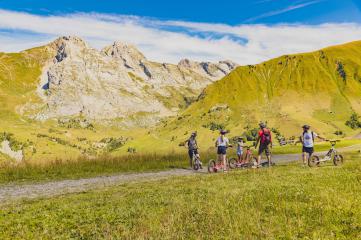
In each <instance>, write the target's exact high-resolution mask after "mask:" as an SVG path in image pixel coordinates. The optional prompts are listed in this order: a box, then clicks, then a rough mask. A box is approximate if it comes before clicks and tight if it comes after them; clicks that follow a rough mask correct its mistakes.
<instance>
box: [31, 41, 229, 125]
mask: <svg viewBox="0 0 361 240" xmlns="http://www.w3.org/2000/svg"><path fill="white" fill-rule="evenodd" d="M48 48H49V50H50V51H51V52H52V53H53V55H54V58H53V59H52V62H51V63H49V65H48V66H47V67H46V68H44V73H43V74H42V80H41V86H40V88H39V89H41V91H40V92H39V91H38V92H39V94H40V95H41V96H42V99H43V100H44V102H45V105H43V106H42V107H41V111H39V112H38V113H37V114H36V115H35V116H34V117H35V118H36V119H40V120H44V119H49V118H55V117H56V118H58V117H64V116H73V115H81V116H83V117H86V118H90V119H94V120H103V119H126V120H128V119H127V118H128V117H130V116H131V117H136V116H138V115H139V116H153V117H156V118H161V117H165V116H170V115H174V114H175V113H176V112H177V111H178V110H179V108H180V106H181V104H180V103H179V102H177V101H174V99H184V98H185V97H192V96H193V97H194V96H197V95H199V94H200V93H201V91H202V89H203V88H205V87H206V86H207V85H208V84H210V83H212V82H214V81H216V80H219V79H221V78H222V77H224V76H225V75H227V74H228V73H229V72H230V71H232V70H233V69H234V68H235V67H236V64H235V63H232V62H230V61H222V62H219V63H209V62H193V61H190V60H187V59H185V60H182V61H180V62H179V64H178V65H174V64H167V63H163V64H161V63H156V62H152V61H149V60H147V58H146V57H145V56H144V55H143V54H142V53H141V52H140V51H138V49H137V48H135V47H134V46H132V45H128V44H124V43H122V42H115V43H114V44H113V45H111V46H108V47H105V48H104V49H103V50H102V51H98V50H96V49H93V48H91V47H89V46H88V45H87V43H85V42H84V41H83V40H82V39H80V38H77V37H61V38H59V39H57V40H56V41H54V42H53V43H51V44H49V45H48Z"/></svg>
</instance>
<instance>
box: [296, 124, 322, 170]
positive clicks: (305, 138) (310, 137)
mask: <svg viewBox="0 0 361 240" xmlns="http://www.w3.org/2000/svg"><path fill="white" fill-rule="evenodd" d="M310 128H311V127H310V126H309V125H303V126H302V129H303V132H302V134H301V136H300V141H301V143H302V160H303V166H306V164H307V160H308V158H310V157H311V156H312V154H313V152H314V143H315V138H319V139H322V140H325V138H323V137H320V136H318V134H317V133H315V132H313V131H311V130H310ZM307 155H308V158H307Z"/></svg>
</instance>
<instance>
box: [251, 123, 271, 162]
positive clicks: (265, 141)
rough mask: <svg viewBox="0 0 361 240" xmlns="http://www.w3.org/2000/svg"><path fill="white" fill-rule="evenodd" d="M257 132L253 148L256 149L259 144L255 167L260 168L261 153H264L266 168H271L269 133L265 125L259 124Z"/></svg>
mask: <svg viewBox="0 0 361 240" xmlns="http://www.w3.org/2000/svg"><path fill="white" fill-rule="evenodd" d="M259 128H260V130H259V132H258V136H257V140H256V145H255V148H257V146H258V143H259V149H258V157H257V167H260V166H261V165H260V163H261V157H262V153H263V152H265V153H266V157H267V160H268V166H269V167H270V166H271V148H272V134H271V131H270V130H269V129H268V128H267V126H266V124H265V123H260V124H259Z"/></svg>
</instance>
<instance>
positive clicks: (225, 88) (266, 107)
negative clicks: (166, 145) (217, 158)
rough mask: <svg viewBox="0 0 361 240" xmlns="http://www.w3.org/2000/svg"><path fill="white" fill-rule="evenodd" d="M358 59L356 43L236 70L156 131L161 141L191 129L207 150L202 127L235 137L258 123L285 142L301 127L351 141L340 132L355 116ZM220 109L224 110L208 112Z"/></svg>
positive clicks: (360, 103)
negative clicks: (224, 106) (213, 125)
mask: <svg viewBox="0 0 361 240" xmlns="http://www.w3.org/2000/svg"><path fill="white" fill-rule="evenodd" d="M360 54H361V42H353V43H349V44H345V45H340V46H335V47H330V48H326V49H323V50H321V51H317V52H312V53H306V54H296V55H287V56H282V57H279V58H276V59H273V60H270V61H267V62H264V63H262V64H258V65H254V66H242V67H238V68H237V69H236V70H235V71H233V72H232V73H230V74H229V75H228V76H227V77H225V78H223V79H222V80H220V81H217V82H216V83H214V84H212V85H210V86H208V87H207V88H206V89H205V91H204V94H203V97H202V98H201V99H200V100H199V101H197V102H195V103H194V104H192V105H191V106H190V107H189V108H188V109H187V110H185V111H184V112H183V113H182V114H181V115H180V117H178V118H174V119H173V120H170V121H168V123H167V124H164V125H162V127H161V128H160V130H159V131H160V132H161V135H162V134H163V136H164V137H168V138H170V135H175V136H176V138H178V139H181V138H184V137H182V136H183V135H184V134H185V133H186V132H187V131H188V132H190V131H192V130H194V129H197V130H198V131H199V132H200V133H201V135H202V136H203V138H202V139H201V141H202V142H204V143H205V144H206V145H209V144H211V141H212V140H213V139H214V137H215V136H216V134H214V133H212V131H210V130H209V129H205V128H203V127H201V126H202V125H204V124H208V123H210V122H216V123H222V124H224V125H225V126H226V128H227V129H230V130H231V133H232V134H233V135H239V134H241V133H242V132H243V131H244V127H245V126H250V127H255V126H257V122H259V121H260V120H263V121H268V123H269V125H270V126H272V127H276V128H279V129H280V130H281V133H282V134H284V135H285V136H294V135H295V136H298V134H299V132H300V126H301V125H303V124H304V123H308V124H310V125H312V126H313V127H314V130H315V131H317V132H319V133H321V134H323V135H325V136H327V137H330V138H335V137H336V136H335V135H333V133H334V132H335V131H336V130H341V131H343V132H344V133H346V135H347V136H353V135H355V134H356V133H357V132H356V131H352V130H351V129H350V128H348V127H347V126H345V121H346V119H348V118H349V116H350V115H351V112H352V111H355V112H357V113H359V114H360V113H361V100H360V99H361V98H360V97H361V82H360V79H361V77H360V76H361V60H360V58H359V55H360ZM337 62H340V63H342V66H343V68H344V70H345V72H346V79H345V80H344V79H343V78H342V77H341V76H340V74H339V73H338V71H337ZM222 104H227V105H228V106H229V108H228V109H224V110H219V111H213V112H211V111H210V109H212V108H213V107H214V106H217V105H222Z"/></svg>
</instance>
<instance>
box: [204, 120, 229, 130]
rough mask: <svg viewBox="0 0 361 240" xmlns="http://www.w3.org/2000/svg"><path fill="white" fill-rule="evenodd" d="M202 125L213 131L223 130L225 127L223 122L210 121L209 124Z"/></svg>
mask: <svg viewBox="0 0 361 240" xmlns="http://www.w3.org/2000/svg"><path fill="white" fill-rule="evenodd" d="M202 127H204V128H209V129H210V130H212V131H216V130H222V129H225V125H224V124H222V123H215V122H210V123H208V124H205V125H202Z"/></svg>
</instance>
